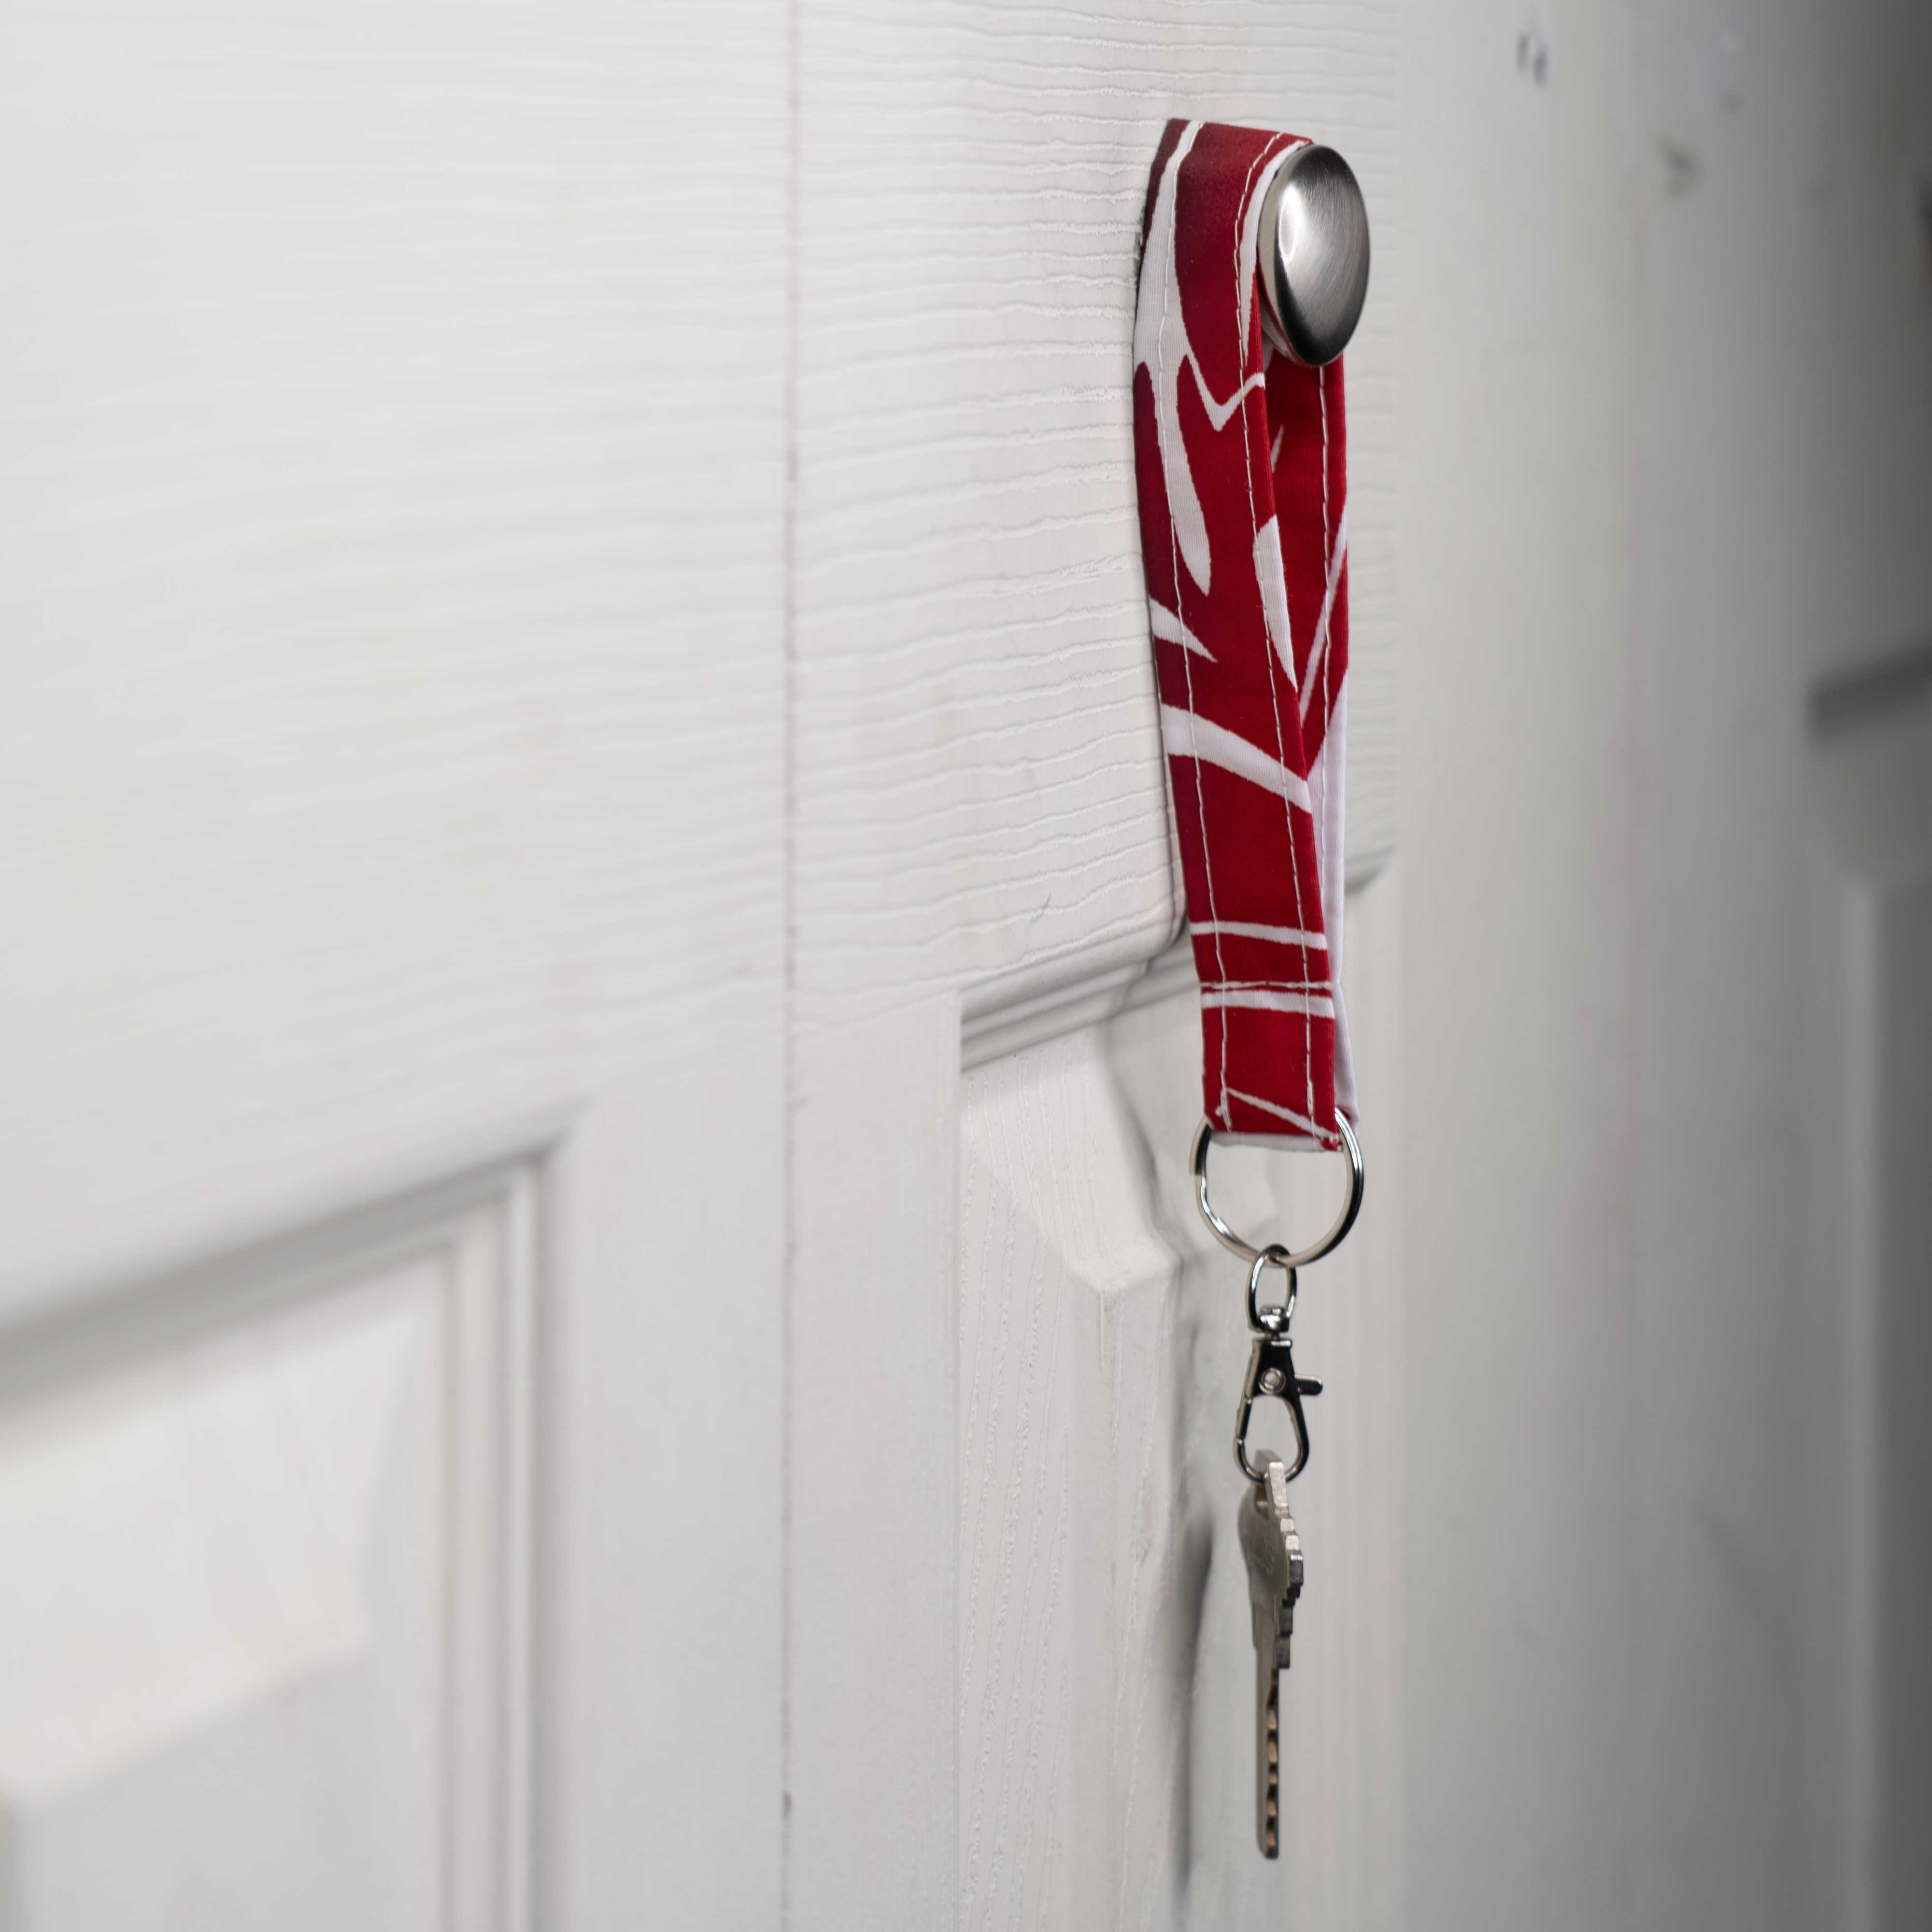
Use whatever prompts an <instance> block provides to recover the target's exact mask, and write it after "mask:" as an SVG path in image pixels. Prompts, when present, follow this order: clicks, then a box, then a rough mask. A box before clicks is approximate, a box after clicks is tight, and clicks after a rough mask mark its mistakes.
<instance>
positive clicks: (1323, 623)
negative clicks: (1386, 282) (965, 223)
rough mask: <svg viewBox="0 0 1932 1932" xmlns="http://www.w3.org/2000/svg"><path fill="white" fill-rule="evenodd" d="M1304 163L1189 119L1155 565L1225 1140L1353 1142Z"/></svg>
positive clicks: (1141, 474)
mask: <svg viewBox="0 0 1932 1932" xmlns="http://www.w3.org/2000/svg"><path fill="white" fill-rule="evenodd" d="M1299 145H1301V137H1300V136H1295V135H1292V134H1274V133H1265V132H1262V131H1261V130H1256V129H1254V128H1250V127H1224V126H1222V125H1220V124H1217V123H1215V122H1213V121H1169V123H1168V126H1167V131H1166V133H1165V134H1164V135H1163V136H1162V139H1161V143H1160V148H1159V150H1158V151H1157V153H1156V154H1155V156H1154V170H1153V173H1152V175H1151V178H1150V180H1149V181H1148V199H1147V211H1146V214H1145V219H1144V223H1143V226H1142V254H1141V274H1140V290H1139V302H1138V305H1137V308H1136V316H1135V322H1134V454H1135V466H1136V476H1137V480H1138V483H1139V493H1140V520H1141V550H1142V558H1143V560H1144V562H1145V565H1146V570H1147V586H1148V616H1149V620H1150V623H1151V628H1152V631H1153V634H1154V661H1155V670H1156V674H1157V680H1158V683H1159V687H1160V712H1161V732H1162V737H1163V741H1164V742H1165V744H1166V749H1167V768H1168V778H1169V797H1170V799H1171V802H1172V811H1173V813H1174V824H1175V832H1176V833H1177V835H1178V842H1179V844H1180V848H1181V870H1182V873H1183V877H1184V883H1185V885H1186V888H1187V915H1188V922H1189V924H1190V927H1191V929H1192V931H1193V941H1194V960H1195V965H1196V968H1197V969H1198V970H1199V974H1200V977H1201V988H1202V994H1201V1007H1202V1012H1201V1023H1202V1046H1203V1052H1204V1064H1203V1067H1202V1086H1203V1091H1204V1099H1205V1106H1206V1110H1207V1113H1208V1118H1209V1119H1210V1120H1211V1121H1213V1123H1214V1126H1215V1127H1216V1129H1217V1130H1218V1131H1222V1132H1227V1133H1238V1134H1246V1135H1258V1136H1266V1137H1268V1138H1270V1139H1285V1140H1289V1141H1293V1142H1301V1143H1302V1144H1304V1145H1321V1146H1323V1147H1334V1146H1336V1145H1338V1144H1339V1143H1338V1136H1337V1133H1336V1131H1335V1127H1334V1121H1335V1115H1336V1110H1337V1107H1338V1106H1339V1107H1340V1108H1341V1109H1343V1111H1345V1112H1346V1113H1347V1114H1348V1115H1349V1118H1350V1120H1351V1121H1353V1120H1354V1119H1355V1118H1356V1114H1355V1079H1354V1075H1353V1070H1352V1062H1351V1060H1350V1056H1349V1042H1348V1021H1347V1017H1346V1014H1345V1013H1344V1011H1343V1005H1342V995H1341V986H1340V967H1341V959H1340V953H1341V937H1342V883H1343V882H1342V868H1343V856H1342V849H1343V848H1342V792H1343V739H1344V730H1345V722H1346V699H1345V690H1346V677H1347V673H1348V667H1349V577H1348V554H1349V537H1348V530H1349V518H1348V463H1347V450H1346V432H1345V421H1344V415H1343V399H1342V365H1341V364H1340V362H1334V363H1331V364H1330V365H1328V367H1327V368H1322V369H1310V368H1304V367H1303V366H1301V365H1299V364H1298V363H1295V362H1292V361H1291V360H1290V359H1289V358H1288V357H1287V356H1283V355H1280V354H1277V353H1276V352H1275V351H1274V350H1273V349H1272V348H1271V347H1269V346H1268V344H1267V342H1266V341H1265V338H1264V337H1263V335H1262V325H1261V305H1260V296H1259V291H1258V290H1257V288H1256V281H1255V260H1256V242H1257V230H1258V229H1259V223H1260V215H1261V206H1262V197H1263V196H1265V194H1266V193H1267V191H1268V185H1269V183H1270V182H1271V180H1272V179H1273V178H1274V171H1275V169H1276V168H1277V167H1278V166H1280V163H1281V161H1282V160H1283V158H1284V157H1286V155H1287V154H1289V152H1290V151H1292V150H1293V149H1294V148H1296V147H1298V146H1299Z"/></svg>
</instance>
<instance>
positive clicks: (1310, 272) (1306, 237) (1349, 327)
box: [1259, 146, 1369, 368]
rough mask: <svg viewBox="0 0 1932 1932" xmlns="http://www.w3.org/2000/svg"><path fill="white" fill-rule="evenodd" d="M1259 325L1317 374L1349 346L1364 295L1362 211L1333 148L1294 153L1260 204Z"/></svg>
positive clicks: (1349, 172)
mask: <svg viewBox="0 0 1932 1932" xmlns="http://www.w3.org/2000/svg"><path fill="white" fill-rule="evenodd" d="M1259 275H1260V278H1261V285H1262V329H1263V330H1264V331H1265V333H1266V334H1267V336H1268V340H1269V341H1271V342H1272V343H1273V344H1274V346H1275V347H1277V349H1279V350H1283V352H1284V353H1286V354H1288V355H1289V356H1293V357H1294V358H1295V361H1296V362H1306V363H1308V364H1310V365H1312V366H1313V367H1315V368H1320V367H1321V365H1322V364H1323V363H1325V362H1334V359H1336V357H1337V356H1339V355H1340V354H1341V353H1342V351H1343V350H1345V349H1346V348H1347V347H1348V346H1349V337H1350V336H1352V335H1354V334H1355V324H1356V323H1358V321H1360V320H1361V314H1362V303H1363V301H1364V298H1365V297H1366V296H1367V294H1368V293H1369V211H1368V209H1367V207H1366V206H1365V205H1364V202H1363V200H1362V190H1361V187H1360V186H1359V185H1358V183H1357V181H1356V180H1355V170H1354V169H1352V168H1351V167H1350V166H1349V164H1348V163H1347V162H1346V161H1345V160H1343V158H1342V157H1341V156H1340V154H1337V153H1336V151H1335V150H1334V148H1323V147H1316V146H1310V147H1301V148H1296V149H1295V151H1294V152H1293V153H1292V154H1290V155H1289V157H1288V159H1287V160H1285V161H1284V162H1283V163H1282V164H1281V168H1280V172H1278V173H1277V175H1275V178H1274V181H1273V183H1272V184H1271V186H1270V187H1269V189H1268V196H1267V199H1265V201H1263V202H1262V228H1261V248H1260V261H1259Z"/></svg>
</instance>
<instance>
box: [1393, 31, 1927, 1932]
mask: <svg viewBox="0 0 1932 1932" xmlns="http://www.w3.org/2000/svg"><path fill="white" fill-rule="evenodd" d="M1526 31H1527V32H1528V33H1529V34H1530V35H1531V37H1532V46H1538V47H1541V48H1543V49H1546V50H1547V62H1546V68H1545V74H1544V78H1543V79H1542V80H1541V81H1540V82H1539V80H1538V78H1537V77H1536V75H1535V71H1534V66H1535V63H1534V60H1533V59H1532V63H1531V71H1530V72H1529V73H1528V74H1526V73H1525V72H1524V71H1523V70H1522V69H1521V68H1520V66H1519V65H1518V62H1517V46H1518V43H1519V40H1520V37H1521V36H1522V35H1523V34H1524V33H1525V32H1526ZM1405 59H1406V85H1405V95H1404V100H1405V117H1406V118H1405V124H1406V133H1407V134H1408V136H1409V140H1410V142H1411V145H1410V147H1409V154H1408V162H1407V169H1406V182H1407V184H1408V185H1409V191H1410V196H1411V199H1410V200H1409V221H1410V224H1411V233H1412V237H1413V245H1414V248H1415V254H1414V256H1413V257H1412V260H1413V262H1414V269H1413V272H1412V280H1411V282H1410V284H1409V290H1407V292H1406V293H1407V295H1408V297H1409V299H1408V300H1407V301H1406V304H1405V312H1404V320H1403V331H1404V333H1403V363H1402V374H1401V379H1400V380H1401V391H1400V393H1401V397H1402V410H1403V418H1404V422H1405V426H1406V430H1407V431H1408V434H1409V437H1410V439H1411V440H1410V442H1409V463H1410V466H1409V470H1408V472H1407V475H1406V487H1405V491H1404V498H1403V534H1402V550H1403V584H1404V605H1405V610H1404V615H1405V650H1404V658H1403V664H1404V675H1403V692H1404V698H1405V717H1406V721H1407V730H1406V737H1405V751H1406V756H1405V761H1404V766H1403V780H1404V793H1403V814H1402V833H1401V850H1402V853H1403V859H1402V868H1403V888H1404V893H1405V918H1406V924H1405V929H1404V933H1403V974H1404V983H1405V986H1406V1000H1405V1010H1404V1015H1403V1039H1404V1043H1405V1048H1404V1070H1405V1074H1406V1080H1407V1087H1406V1108H1407V1114H1408V1120H1409V1134H1410V1142H1411V1145H1410V1151H1409V1162H1408V1174H1409V1186H1410V1190H1411V1191H1410V1194H1409V1200H1408V1202H1407V1203H1406V1214H1407V1220H1408V1243H1409V1299H1408V1307H1409V1331H1408V1334H1409V1390H1410V1398H1409V1400H1410V1409H1409V1415H1410V1431H1411V1433H1410V1445H1409V1570H1408V1575H1409V1598H1408V1601H1409V1622H1408V1628H1409V1669H1408V1673H1407V1679H1406V1682H1407V1691H1408V1695H1407V1700H1406V1721H1407V1725H1408V1733H1409V1765H1410V1781H1409V1821H1410V1822H1409V1836H1408V1846H1409V1892H1410V1900H1411V1910H1412V1922H1413V1923H1415V1924H1418V1925H1431V1924H1433V1925H1443V1926H1457V1925H1463V1924H1475V1923H1478V1922H1480V1923H1484V1924H1505V1925H1521V1926H1525V1927H1528V1926H1532V1925H1544V1924H1570V1925H1595V1924H1605V1925H1610V1924H1641V1925H1692V1924H1698V1925H1707V1924H1732V1923H1736V1924H1754V1925H1771V1924H1791V1925H1796V1924H1827V1923H1832V1924H1846V1923H1857V1922H1861V1921H1860V1920H1859V1918H1858V1912H1859V1910H1860V1909H1861V1900H1862V1899H1863V1897H1864V1885H1865V1881H1866V1876H1867V1867H1868V1847H1867V1846H1866V1845H1865V1844H1864V1843H1861V1841H1860V1838H1859V1834H1860V1833H1861V1832H1862V1831H1864V1830H1866V1829H1868V1822H1867V1823H1861V1819H1860V1817H1859V1815H1858V1803H1859V1802H1860V1801H1858V1800H1857V1799H1855V1796H1853V1794H1855V1793H1856V1792H1857V1791H1858V1790H1860V1789H1861V1788H1863V1787H1862V1786H1861V1779H1862V1778H1865V1777H1867V1776H1868V1775H1869V1773H1868V1772H1867V1771H1866V1770H1864V1769H1861V1767H1860V1766H1859V1764H1858V1763H1856V1762H1855V1760H1856V1759H1857V1758H1858V1756H1859V1754H1861V1752H1866V1751H1869V1749H1870V1735H1869V1733H1868V1732H1867V1733H1866V1734H1865V1735H1864V1736H1860V1735H1858V1733H1857V1730H1856V1727H1855V1726H1852V1727H1851V1728H1850V1729H1849V1730H1848V1725H1847V1718H1846V1711H1847V1704H1848V1700H1849V1702H1850V1703H1856V1701H1857V1700H1856V1698H1855V1697H1853V1696H1852V1693H1853V1692H1854V1691H1856V1688H1857V1684H1856V1679H1857V1676H1858V1669H1859V1667H1861V1662H1862V1659H1863V1657H1864V1631H1863V1630H1862V1629H1861V1624H1860V1617H1861V1602H1862V1600H1863V1596H1864V1590H1865V1589H1866V1587H1867V1580H1866V1579H1865V1577H1864V1572H1863V1571H1861V1565H1866V1566H1867V1568H1868V1565H1869V1559H1870V1552H1869V1551H1868V1550H1861V1542H1862V1533H1861V1526H1860V1524H1859V1522H1858V1516H1859V1510H1860V1508H1861V1497H1860V1496H1859V1494H1858V1490H1857V1489H1856V1487H1855V1484H1852V1483H1851V1482H1850V1481H1849V1477H1850V1475H1851V1473H1852V1472H1851V1471H1850V1469H1849V1465H1848V1463H1847V1462H1846V1457H1847V1454H1849V1453H1850V1451H1849V1450H1848V1447H1847V1445H1849V1444H1855V1442H1856V1440H1857V1439H1858V1432H1859V1430H1860V1428H1861V1427H1862V1426H1863V1424H1862V1423H1861V1418H1860V1417H1859V1415H1858V1412H1857V1411H1858V1405H1859V1403H1861V1401H1862V1400H1864V1395H1863V1394H1861V1384H1860V1382H1859V1379H1858V1375H1857V1373H1855V1372H1852V1370H1855V1364H1853V1365H1852V1370H1848V1368H1847V1352H1848V1350H1849V1351H1851V1352H1853V1353H1855V1342H1848V1340H1847V1339H1846V1338H1847V1336H1848V1334H1855V1330H1856V1327H1857V1324H1858V1320H1859V1319H1860V1318H1859V1315H1858V1307H1857V1299H1858V1292H1859V1290H1858V1283H1857V1280H1856V1270H1855V1268H1854V1267H1853V1265H1852V1256H1854V1254H1855V1251H1856V1249H1857V1246H1858V1241H1857V1237H1858V1229H1855V1227H1854V1226H1852V1220H1853V1219H1854V1217H1855V1214H1856V1212H1857V1205H1856V1189H1855V1186H1854V1185H1853V1184H1854V1183H1855V1182H1856V1181H1858V1179H1859V1177H1858V1175H1857V1174H1856V1173H1855V1172H1853V1171H1852V1167H1851V1165H1850V1163H1849V1162H1848V1161H1847V1160H1846V1157H1845V1155H1844V1154H1843V1151H1842V1150H1843V1148H1845V1147H1846V1145H1850V1144H1851V1143H1850V1141H1849V1139H1848V1138H1847V1137H1848V1136H1853V1134H1854V1130H1855V1128H1856V1127H1857V1126H1858V1124H1857V1123H1856V1122H1855V1121H1852V1118H1850V1115H1851V1114H1852V1111H1853V1109H1854V1106H1855V1100H1856V1097H1855V1090H1854V1086H1853V1078H1852V1076H1853V1071H1854V1070H1855V1067H1856V1066H1857V1064H1858V1061H1859V1060H1860V1058H1861V1055H1863V1054H1864V1053H1865V1052H1870V1051H1876V1052H1878V1053H1879V1054H1880V1055H1883V1054H1884V1052H1885V1051H1886V1048H1885V1042H1884V1040H1882V1039H1879V1040H1876V1042H1875V1043H1873V1044H1872V1045H1870V1046H1868V1045H1867V1042H1866V1039H1865V1037H1864V1035H1865V1034H1868V1033H1869V1031H1870V1029H1872V1028H1876V1027H1877V1026H1878V1025H1879V1024H1880V1022H1879V1019H1878V1017H1877V1016H1876V1015H1875V1013H1873V1011H1872V1010H1870V1007H1868V1006H1861V1005H1860V1004H1858V991H1859V989H1858V983H1857V980H1856V978H1855V974H1853V973H1852V970H1851V968H1852V965H1853V964H1854V963H1855V962H1853V961H1852V958H1851V956H1850V955H1849V953H1848V951H1847V949H1846V943H1845V941H1844V938H1843V936H1842V935H1844V934H1845V933H1846V932H1847V931H1848V930H1849V923H1850V921H1849V895H1850V894H1851V892H1852V886H1851V884H1850V882H1849V874H1845V873H1843V871H1841V862H1840V860H1839V859H1838V856H1836V854H1835V852H1834V851H1833V850H1832V849H1831V847H1830V845H1829V841H1828V840H1827V838H1826V832H1827V826H1826V822H1825V819H1824V817H1823V812H1822V811H1821V808H1820V796H1819V795H1818V791H1817V772H1816V770H1815V769H1814V757H1813V754H1811V751H1810V750H1809V748H1808V746H1807V745H1806V743H1805V692H1806V688H1807V684H1808V680H1809V679H1810V678H1811V676H1813V675H1814V674H1815V673H1817V671H1818V670H1820V668H1821V667H1823V666H1825V665H1826V664H1828V663H1830V662H1832V661H1840V662H1842V661H1845V660H1846V659H1847V658H1856V657H1858V656H1861V655H1872V654H1875V653H1876V652H1879V651H1882V650H1884V649H1889V648H1892V647H1894V646H1897V645H1899V644H1901V643H1906V642H1908V641H1909V640H1911V639H1912V637H1914V636H1915V635H1917V634H1923V632H1924V629H1925V628H1926V627H1927V621H1928V618H1932V545H1928V544H1927V543H1926V541H1924V532H1926V531H1927V529H1928V528H1932V416H1928V410H1927V403H1928V370H1932V299H1928V294H1929V293H1932V292H1928V285H1927V263H1926V257H1925V254H1924V249H1925V238H1924V230H1923V227H1922V225H1921V217H1918V215H1917V214H1915V208H1914V202H1915V196H1916V195H1917V194H1918V193H1921V192H1922V188H1921V187H1920V186H1919V184H1921V183H1922V181H1923V180H1924V155H1925V147H1924V142H1925V119H1924V115H1925V108H1924V102H1925V100H1926V98H1927V81H1928V76H1932V62H1928V48H1927V41H1926V37H1925V29H1924V23H1923V22H1922V20H1920V19H1918V18H1917V17H1915V16H1914V15H1913V14H1912V13H1910V12H1909V10H1906V9H1889V8H1885V7H1876V6H1874V7H1859V8H1855V9H1849V10H1848V9H1846V8H1843V7H1833V8H1826V7H1810V6H1782V7H1754V8H1746V9H1738V10H1733V11H1732V12H1730V13H1726V12H1724V11H1722V10H1718V9H1715V8H1708V7H1694V8H1689V9H1677V8H1655V9H1637V8H1633V9H1628V10H1625V9H1618V8H1607V7H1557V8H1542V9H1538V10H1534V11H1533V12H1532V10H1517V9H1514V8H1500V7H1497V8H1490V7H1479V8H1469V9H1458V10H1455V11H1454V12H1453V13H1451V12H1446V11H1445V10H1442V9H1439V8H1433V7H1427V8H1424V7H1418V8H1415V9H1413V10H1411V11H1410V12H1409V13H1407V14H1406V16H1405ZM1921 1159H1922V1154H1921ZM1878 1695H1879V1697H1881V1698H1882V1697H1884V1696H1885V1689H1884V1688H1883V1687H1880V1688H1879V1691H1878ZM1895 1797H1896V1794H1894V1799H1895ZM1879 1922H1882V1923H1885V1924H1903V1923H1906V1922H1908V1921H1907V1920H1906V1919H1905V1918H1888V1919H1884V1920H1882V1921H1879Z"/></svg>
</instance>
